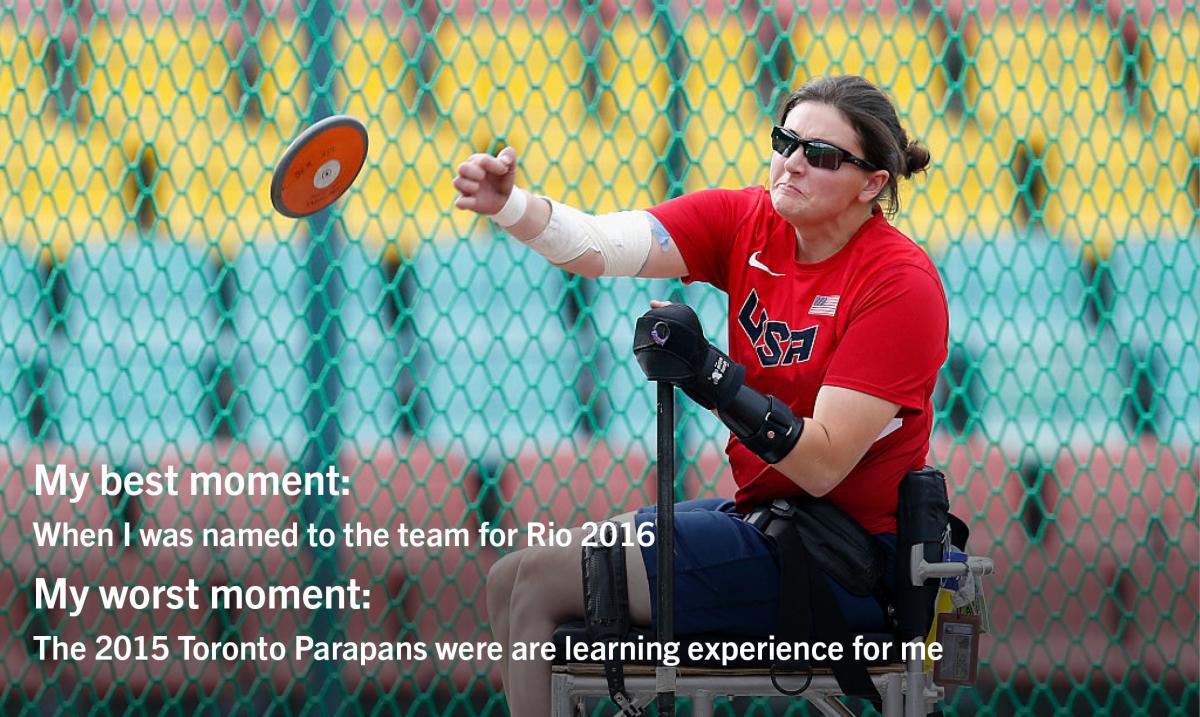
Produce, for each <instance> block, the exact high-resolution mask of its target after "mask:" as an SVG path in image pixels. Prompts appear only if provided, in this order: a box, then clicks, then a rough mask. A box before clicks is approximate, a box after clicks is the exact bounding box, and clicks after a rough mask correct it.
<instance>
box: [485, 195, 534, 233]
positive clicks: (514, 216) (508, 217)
mask: <svg viewBox="0 0 1200 717" xmlns="http://www.w3.org/2000/svg"><path fill="white" fill-rule="evenodd" d="M528 206H529V195H528V194H526V193H525V190H524V189H521V188H520V187H516V186H514V187H513V188H512V191H511V192H509V193H508V199H507V200H506V201H505V202H504V206H503V207H501V208H500V211H498V212H496V213H495V214H493V215H492V221H494V222H496V224H498V225H500V226H501V227H504V228H505V229H508V228H509V227H511V226H512V225H514V224H516V223H517V222H519V221H521V217H523V216H525V208H526V207H528Z"/></svg>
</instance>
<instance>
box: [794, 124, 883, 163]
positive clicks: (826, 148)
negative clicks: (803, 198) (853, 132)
mask: <svg viewBox="0 0 1200 717" xmlns="http://www.w3.org/2000/svg"><path fill="white" fill-rule="evenodd" d="M800 147H803V148H804V158H805V159H806V160H808V163H809V164H811V165H812V166H814V167H817V168H820V169H829V170H836V169H838V168H839V167H841V166H842V162H849V163H850V164H853V165H855V166H857V167H862V168H863V169H865V170H867V171H868V172H874V171H876V170H878V169H879V167H876V166H875V165H874V164H871V163H870V162H868V161H867V160H865V159H863V158H861V157H855V156H854V155H853V154H850V153H849V152H847V151H846V150H844V149H842V148H841V147H839V146H837V145H836V144H830V143H828V142H823V141H821V140H819V139H801V138H800V135H798V134H796V133H795V132H793V131H791V130H790V129H786V128H784V127H775V128H774V129H773V130H771V149H773V150H775V151H776V152H778V153H779V154H780V155H782V156H783V158H784V159H787V158H788V157H790V156H792V154H793V153H794V152H795V151H796V150H797V149H798V148H800Z"/></svg>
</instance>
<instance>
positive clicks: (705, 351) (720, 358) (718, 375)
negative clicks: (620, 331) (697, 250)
mask: <svg viewBox="0 0 1200 717" xmlns="http://www.w3.org/2000/svg"><path fill="white" fill-rule="evenodd" d="M633 354H634V356H636V357H637V362H638V365H639V366H641V367H642V371H644V372H645V373H646V378H648V379H650V380H651V381H667V382H669V383H672V384H675V385H676V386H678V387H679V388H681V389H683V392H684V393H686V394H687V395H688V396H690V397H691V398H692V400H694V401H695V402H696V403H698V404H700V405H701V406H703V407H704V408H707V409H709V410H712V409H714V408H715V409H717V410H718V411H720V410H722V409H723V408H726V407H728V406H729V404H730V403H731V402H732V401H733V398H734V396H736V395H737V392H738V389H739V388H741V386H742V382H743V381H744V380H745V377H746V369H745V367H743V366H742V365H741V364H739V363H736V362H734V361H733V359H731V358H729V356H728V355H727V354H726V353H725V352H723V351H721V350H720V349H718V348H717V347H716V346H713V345H712V344H711V343H709V341H708V339H706V338H704V329H703V328H701V326H700V318H699V317H698V316H696V312H695V311H693V310H692V308H691V307H690V306H687V305H686V304H669V305H667V306H663V307H660V308H657V309H650V310H649V311H647V312H646V313H645V314H643V315H642V317H641V318H639V319H638V321H637V327H636V328H635V329H634V332H633Z"/></svg>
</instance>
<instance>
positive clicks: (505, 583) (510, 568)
mask: <svg viewBox="0 0 1200 717" xmlns="http://www.w3.org/2000/svg"><path fill="white" fill-rule="evenodd" d="M526 552H528V551H527V550H518V551H517V552H515V553H509V554H508V555H505V556H504V557H502V558H500V559H499V560H497V561H496V562H495V564H493V565H492V567H491V568H490V569H489V570H488V574H487V583H486V585H487V600H488V605H489V606H491V605H497V604H507V603H508V601H509V600H510V599H511V597H512V592H513V586H514V585H515V584H516V581H517V573H518V572H519V570H520V567H521V561H522V560H523V559H524V556H525V553H526Z"/></svg>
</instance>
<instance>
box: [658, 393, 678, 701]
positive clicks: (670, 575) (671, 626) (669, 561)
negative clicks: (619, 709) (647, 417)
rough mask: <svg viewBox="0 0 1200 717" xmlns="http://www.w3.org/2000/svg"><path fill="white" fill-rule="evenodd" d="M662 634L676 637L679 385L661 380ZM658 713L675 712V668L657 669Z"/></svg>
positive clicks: (662, 637) (663, 640)
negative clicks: (676, 479)
mask: <svg viewBox="0 0 1200 717" xmlns="http://www.w3.org/2000/svg"><path fill="white" fill-rule="evenodd" d="M657 417H658V513H657V515H656V516H655V522H654V532H655V534H656V537H657V540H658V548H657V553H658V556H657V557H658V566H657V569H658V595H657V596H655V597H656V599H657V600H658V634H657V635H656V638H657V640H658V642H659V644H660V645H664V646H665V645H666V644H667V643H669V642H671V641H672V640H674V639H675V614H674V612H675V611H674V606H675V387H674V386H672V385H671V384H669V383H667V382H666V381H659V382H658V416H657ZM654 678H655V679H654V683H655V692H656V693H657V699H658V714H659V715H673V714H675V668H674V667H666V666H664V665H661V664H660V665H658V666H657V667H655V670H654Z"/></svg>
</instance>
